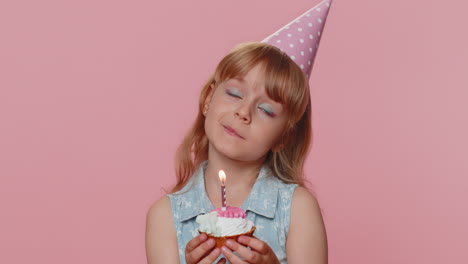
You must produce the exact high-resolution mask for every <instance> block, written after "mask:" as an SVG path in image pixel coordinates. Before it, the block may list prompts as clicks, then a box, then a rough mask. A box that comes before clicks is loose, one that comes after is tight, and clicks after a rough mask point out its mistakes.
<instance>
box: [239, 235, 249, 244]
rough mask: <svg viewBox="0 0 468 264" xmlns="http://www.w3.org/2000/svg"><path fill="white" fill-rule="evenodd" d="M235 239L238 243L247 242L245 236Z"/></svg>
mask: <svg viewBox="0 0 468 264" xmlns="http://www.w3.org/2000/svg"><path fill="white" fill-rule="evenodd" d="M237 241H239V243H247V238H245V237H243V236H241V237H239V238H238V239H237Z"/></svg>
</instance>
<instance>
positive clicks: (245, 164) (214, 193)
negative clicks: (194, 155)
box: [204, 151, 266, 207]
mask: <svg viewBox="0 0 468 264" xmlns="http://www.w3.org/2000/svg"><path fill="white" fill-rule="evenodd" d="M265 158H266V157H262V158H261V159H259V160H256V161H239V160H233V159H230V158H228V157H225V156H224V155H219V153H216V151H209V153H208V165H207V168H206V170H205V173H204V174H205V189H206V191H207V193H208V196H209V198H210V200H211V202H212V203H213V206H215V207H220V204H221V199H220V195H219V192H220V186H221V181H220V179H219V176H218V172H219V170H224V172H225V173H226V182H225V185H226V195H227V204H228V205H229V206H236V207H240V206H241V205H242V203H243V201H244V200H245V199H246V198H247V196H248V194H249V193H250V190H251V189H252V186H253V185H254V183H255V181H256V179H257V176H258V174H259V172H260V169H261V167H262V165H263V162H264V161H265Z"/></svg>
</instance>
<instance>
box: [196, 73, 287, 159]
mask: <svg viewBox="0 0 468 264" xmlns="http://www.w3.org/2000/svg"><path fill="white" fill-rule="evenodd" d="M205 107H206V108H207V109H208V111H207V112H206V113H207V114H206V119H205V131H206V135H207V137H208V140H209V142H210V143H209V152H210V156H211V155H223V156H225V157H227V158H230V159H233V160H238V161H262V162H263V160H264V158H265V157H266V155H267V153H268V151H269V150H270V149H271V148H272V147H273V146H274V145H275V144H276V143H277V142H278V140H279V138H280V136H281V134H282V132H283V130H284V128H285V126H286V123H287V117H286V115H285V113H284V112H283V107H282V105H281V104H280V103H277V102H275V101H273V100H272V99H271V98H269V97H268V95H267V94H266V90H265V83H264V78H263V73H262V71H261V67H260V66H259V65H257V66H255V67H254V68H252V69H251V70H250V71H249V72H248V73H247V74H246V75H245V76H244V78H238V79H237V78H236V79H228V80H226V81H224V82H222V83H220V84H219V85H218V86H217V87H216V88H215V86H214V85H212V89H211V92H210V94H209V95H208V97H207V99H206V101H205Z"/></svg>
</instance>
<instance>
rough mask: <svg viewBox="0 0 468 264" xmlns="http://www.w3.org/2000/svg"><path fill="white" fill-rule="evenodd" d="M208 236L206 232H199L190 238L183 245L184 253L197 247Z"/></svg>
mask: <svg viewBox="0 0 468 264" xmlns="http://www.w3.org/2000/svg"><path fill="white" fill-rule="evenodd" d="M207 238H208V236H207V235H206V234H200V235H198V236H196V237H194V238H193V239H192V240H190V241H189V242H188V243H187V245H186V246H185V253H187V252H191V251H192V250H194V249H195V248H196V247H198V246H199V245H200V244H201V243H203V242H205V241H206V239H207Z"/></svg>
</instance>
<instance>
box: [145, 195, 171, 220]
mask: <svg viewBox="0 0 468 264" xmlns="http://www.w3.org/2000/svg"><path fill="white" fill-rule="evenodd" d="M146 217H147V219H150V220H155V219H159V218H162V217H164V218H165V219H166V221H165V222H168V221H167V217H170V218H172V210H171V201H170V200H169V197H167V196H164V197H162V198H161V199H159V200H157V201H155V202H154V203H153V204H152V205H151V206H150V208H149V209H148V213H147V215H146Z"/></svg>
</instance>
